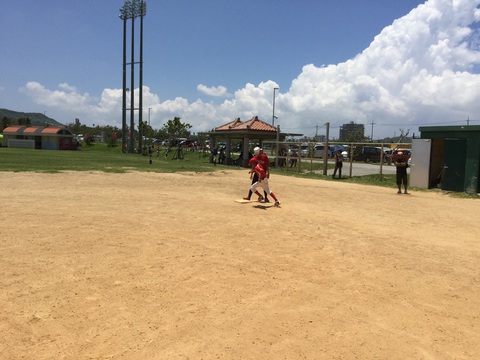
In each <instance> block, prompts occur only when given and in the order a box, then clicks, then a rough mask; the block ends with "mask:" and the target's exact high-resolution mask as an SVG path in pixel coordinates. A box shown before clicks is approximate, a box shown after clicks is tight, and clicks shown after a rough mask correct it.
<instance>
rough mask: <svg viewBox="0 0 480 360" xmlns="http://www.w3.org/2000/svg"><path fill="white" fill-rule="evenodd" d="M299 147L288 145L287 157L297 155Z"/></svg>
mask: <svg viewBox="0 0 480 360" xmlns="http://www.w3.org/2000/svg"><path fill="white" fill-rule="evenodd" d="M298 149H299V146H298V145H297V144H290V145H288V151H287V155H288V156H293V155H298Z"/></svg>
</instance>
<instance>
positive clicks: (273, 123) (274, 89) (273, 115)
mask: <svg viewBox="0 0 480 360" xmlns="http://www.w3.org/2000/svg"><path fill="white" fill-rule="evenodd" d="M277 90H278V87H276V88H273V114H272V126H275V118H276V116H275V91H277Z"/></svg>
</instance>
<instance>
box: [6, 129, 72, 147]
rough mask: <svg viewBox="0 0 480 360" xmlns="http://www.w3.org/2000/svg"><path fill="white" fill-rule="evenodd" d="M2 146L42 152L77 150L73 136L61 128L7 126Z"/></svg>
mask: <svg viewBox="0 0 480 360" xmlns="http://www.w3.org/2000/svg"><path fill="white" fill-rule="evenodd" d="M2 135H3V142H2V146H6V147H10V148H27V149H43V150H77V147H78V143H77V142H76V140H74V135H73V134H72V133H71V132H70V130H68V129H67V128H65V127H61V126H50V127H45V126H29V127H26V126H9V127H7V128H5V129H4V130H3V132H2Z"/></svg>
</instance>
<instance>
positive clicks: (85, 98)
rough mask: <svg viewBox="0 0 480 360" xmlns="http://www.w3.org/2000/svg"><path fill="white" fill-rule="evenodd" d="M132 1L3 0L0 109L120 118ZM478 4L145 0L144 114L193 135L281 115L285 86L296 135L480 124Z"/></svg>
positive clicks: (284, 120)
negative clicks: (181, 125) (353, 125)
mask: <svg viewBox="0 0 480 360" xmlns="http://www.w3.org/2000/svg"><path fill="white" fill-rule="evenodd" d="M123 3H124V2H123V1H116V0H109V1H94V0H85V1H78V0H77V1H73V0H70V1H65V0H63V1H62V0H43V1H34V0H17V1H15V2H13V1H11V2H5V1H4V2H2V3H1V4H0V23H1V24H2V30H1V32H0V49H1V54H2V55H1V56H0V71H1V73H0V74H1V76H0V107H1V108H7V109H10V110H15V111H25V112H45V113H46V115H47V116H49V117H52V118H54V119H56V120H58V121H60V122H62V123H69V122H73V121H74V119H75V118H79V119H80V121H81V122H82V123H85V124H88V125H91V124H102V125H115V126H121V86H122V28H123V24H122V21H121V20H120V19H119V17H118V14H119V9H120V7H122V5H123ZM479 4H480V0H455V1H452V0H429V1H418V0H417V1H415V0H403V1H385V0H364V1H351V0H350V1H342V0H338V1H321V0H296V1H293V0H277V1H273V0H256V1H250V0H244V1H230V0H196V1H194V0H189V1H187V0H164V1H147V15H146V17H145V18H144V90H143V94H144V100H143V101H144V115H143V118H144V120H148V108H151V111H150V120H151V125H152V126H153V127H156V128H159V127H161V126H162V125H163V124H164V123H165V122H166V121H167V120H168V119H171V118H173V117H174V116H179V117H181V118H182V120H183V121H185V122H188V123H190V124H192V125H193V128H192V130H193V131H195V132H198V131H205V130H210V129H211V128H213V127H215V126H218V125H220V124H223V123H226V122H228V121H230V120H233V119H234V118H237V117H240V118H241V119H242V120H248V119H249V118H251V117H252V116H255V115H256V116H259V117H260V118H261V119H263V120H265V121H267V122H271V120H272V107H273V106H272V100H273V88H274V87H279V88H280V89H279V91H277V93H276V95H277V96H276V102H275V106H276V108H275V113H276V115H278V120H276V122H275V124H276V125H280V126H281V130H282V131H285V132H290V133H303V134H305V135H307V136H313V135H314V134H315V132H316V131H317V130H316V129H317V126H318V133H319V134H322V133H324V131H325V128H324V126H323V125H324V124H325V123H326V122H330V124H331V136H332V137H337V136H338V129H339V127H340V125H341V124H343V123H346V122H350V121H354V122H357V123H362V124H365V126H366V135H367V136H369V135H370V134H371V123H375V124H374V134H373V137H374V139H375V138H379V137H384V136H393V135H395V134H396V135H398V134H399V132H400V129H404V130H407V129H411V132H417V133H418V126H419V125H420V126H424V125H440V124H441V125H459V124H466V120H467V119H470V124H472V125H480V121H478V120H480V114H479V112H480V75H479V73H480V71H479V70H480V41H479V38H480V36H479V21H480V10H479V9H478V6H479ZM136 23H137V24H138V21H137V22H136ZM128 29H129V33H130V25H129V28H128ZM136 31H137V34H138V27H137V29H136ZM138 44H139V42H138V41H137V45H138ZM137 60H138V59H137ZM128 61H129V60H128ZM129 76H130V72H129V71H128V79H129ZM136 76H137V79H138V75H136ZM128 81H129V80H128ZM127 86H128V87H130V84H128V85H127ZM137 87H138V82H137V83H136V85H135V88H137ZM136 94H138V91H136Z"/></svg>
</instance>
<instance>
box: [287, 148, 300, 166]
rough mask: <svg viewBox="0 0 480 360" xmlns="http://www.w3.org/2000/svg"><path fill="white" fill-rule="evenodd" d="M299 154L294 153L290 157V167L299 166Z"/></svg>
mask: <svg viewBox="0 0 480 360" xmlns="http://www.w3.org/2000/svg"><path fill="white" fill-rule="evenodd" d="M297 157H298V155H297V153H296V152H295V151H294V152H293V153H292V156H291V157H290V160H288V162H289V163H290V167H294V166H297Z"/></svg>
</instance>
